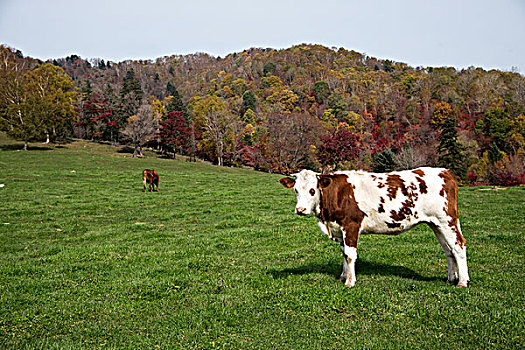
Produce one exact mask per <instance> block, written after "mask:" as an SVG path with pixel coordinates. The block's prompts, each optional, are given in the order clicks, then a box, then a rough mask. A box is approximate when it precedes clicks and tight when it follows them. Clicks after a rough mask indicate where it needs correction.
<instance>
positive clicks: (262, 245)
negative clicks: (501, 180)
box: [0, 139, 525, 349]
mask: <svg viewBox="0 0 525 350" xmlns="http://www.w3.org/2000/svg"><path fill="white" fill-rule="evenodd" d="M0 141H1V142H3V144H4V145H5V144H6V143H8V141H6V140H5V139H3V140H0ZM125 156H129V155H125V154H119V153H116V152H115V149H113V148H111V147H109V146H101V145H97V144H92V143H84V142H75V143H72V144H68V145H65V146H64V147H62V148H52V147H51V148H50V149H43V148H38V149H33V150H30V151H29V152H19V151H16V150H14V147H12V146H11V145H7V146H4V147H3V148H2V149H0V170H1V172H0V183H1V184H5V187H3V188H0V344H3V346H4V347H7V348H23V347H26V348H41V347H44V348H54V347H56V348H81V347H84V348H99V347H102V348H108V347H125V348H156V347H160V348H243V349H252V348H253V349H266V348H270V347H275V348H279V349H285V348H289V349H299V348H301V349H305V348H316V349H331V348H333V349H340V348H374V349H377V348H389V349H390V348H416V347H417V348H428V349H435V348H453V349H454V348H523V347H524V345H525V339H524V338H525V335H524V322H525V317H524V310H523V309H524V307H523V306H524V305H525V298H524V294H525V292H524V287H525V282H524V281H525V278H524V277H525V276H524V268H523V261H524V258H525V257H524V253H525V249H524V243H525V242H524V237H525V236H524V232H523V227H525V225H524V217H525V215H524V214H525V212H524V211H525V210H524V204H525V203H524V199H525V196H524V194H525V191H524V188H509V189H502V190H482V189H480V188H462V189H461V192H460V209H461V214H462V228H463V231H464V234H465V236H466V237H467V240H468V254H469V267H470V275H471V278H472V282H471V287H470V288H469V289H456V288H454V287H453V286H451V285H449V284H447V283H446V275H447V272H446V270H447V267H446V259H445V257H444V255H443V253H442V251H441V248H440V246H439V244H438V242H437V240H436V239H435V238H434V236H433V234H432V232H431V230H430V229H428V228H427V227H424V226H420V227H417V228H416V229H414V230H412V231H409V232H407V233H405V234H403V235H401V236H397V237H386V236H378V235H376V236H363V237H361V239H360V242H359V250H358V254H359V260H358V264H357V285H356V287H355V288H353V289H348V288H346V287H344V285H343V284H342V283H340V282H338V281H336V277H337V276H338V275H339V273H340V269H341V262H342V258H341V254H340V251H339V248H338V246H337V245H335V244H334V243H333V242H331V241H329V240H328V239H327V238H325V237H324V236H322V235H321V234H320V232H319V230H318V229H317V227H316V225H315V220H314V219H313V218H300V217H296V216H294V215H292V213H293V207H294V205H295V198H294V195H293V194H292V193H291V191H287V190H286V189H284V188H282V187H281V186H280V185H279V184H278V182H277V180H278V178H279V176H277V175H268V174H263V173H257V172H254V171H250V170H241V169H231V168H218V167H214V166H210V165H206V164H192V163H186V162H178V161H172V160H164V159H156V158H154V157H148V158H144V159H131V158H129V157H125ZM143 168H155V169H157V171H158V172H159V174H160V177H161V180H160V190H161V192H159V193H146V194H145V193H143V192H142V183H141V178H140V176H141V175H140V174H141V170H142V169H143ZM73 170H74V172H73Z"/></svg>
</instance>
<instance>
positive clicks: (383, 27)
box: [0, 0, 525, 74]
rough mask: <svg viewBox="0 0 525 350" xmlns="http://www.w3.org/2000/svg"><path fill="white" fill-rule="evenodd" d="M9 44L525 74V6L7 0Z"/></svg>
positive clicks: (58, 52) (1, 18)
mask: <svg viewBox="0 0 525 350" xmlns="http://www.w3.org/2000/svg"><path fill="white" fill-rule="evenodd" d="M0 43H2V44H6V45H8V46H11V47H14V48H17V49H19V50H21V51H22V52H23V53H24V55H26V56H31V57H35V58H40V59H43V60H46V59H48V58H58V57H66V56H69V55H71V54H77V55H79V56H81V57H83V58H102V59H105V60H111V61H115V62H118V61H122V60H125V59H155V58H157V57H161V56H166V55H173V54H189V53H196V52H206V53H209V54H211V55H213V56H223V57H224V56H226V55H227V54H228V53H232V52H239V51H242V50H244V49H247V48H250V47H271V48H276V49H280V48H288V47H290V46H292V45H296V44H301V43H312V44H321V45H324V46H327V47H344V48H346V49H348V50H356V51H359V52H361V53H365V54H367V55H369V56H374V57H377V58H381V59H392V60H394V61H399V62H406V63H408V64H409V65H411V66H414V67H417V66H423V67H426V66H451V67H456V68H465V67H469V66H476V67H483V68H485V69H492V68H496V69H500V70H506V71H509V70H511V69H512V68H513V67H516V68H518V70H519V71H520V72H521V73H522V74H525V0H370V1H367V0H346V1H344V0H316V1H313V0H301V1H295V0H258V1H250V0H219V1H204V0H185V1H179V0H173V1H169V0H161V1H155V0H149V1H144V0H142V1H138V0H117V1H111V0H91V1H89V0H87V1H86V0H84V1H74V0H0Z"/></svg>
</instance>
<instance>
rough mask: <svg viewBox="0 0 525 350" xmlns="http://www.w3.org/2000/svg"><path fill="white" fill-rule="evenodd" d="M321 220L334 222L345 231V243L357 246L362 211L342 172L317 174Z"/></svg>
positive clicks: (362, 216)
mask: <svg viewBox="0 0 525 350" xmlns="http://www.w3.org/2000/svg"><path fill="white" fill-rule="evenodd" d="M318 178H319V187H320V189H321V220H323V221H325V222H329V221H332V222H336V223H337V224H338V225H339V226H341V227H342V228H343V229H344V230H345V232H346V235H345V244H346V245H347V246H349V247H354V248H357V239H358V237H359V228H360V227H361V222H362V221H363V218H364V213H363V212H362V211H361V209H359V206H358V205H357V202H356V201H355V198H354V187H353V186H352V185H351V184H350V183H348V181H347V179H348V176H346V175H343V174H336V175H319V176H318Z"/></svg>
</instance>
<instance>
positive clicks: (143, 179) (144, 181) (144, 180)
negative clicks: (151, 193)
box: [142, 177, 146, 192]
mask: <svg viewBox="0 0 525 350" xmlns="http://www.w3.org/2000/svg"><path fill="white" fill-rule="evenodd" d="M142 184H143V185H144V192H146V178H145V177H142Z"/></svg>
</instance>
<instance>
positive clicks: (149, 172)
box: [142, 169, 159, 192]
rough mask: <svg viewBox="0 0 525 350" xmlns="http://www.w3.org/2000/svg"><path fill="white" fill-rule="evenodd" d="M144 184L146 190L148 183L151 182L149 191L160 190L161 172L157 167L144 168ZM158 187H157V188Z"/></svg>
mask: <svg viewBox="0 0 525 350" xmlns="http://www.w3.org/2000/svg"><path fill="white" fill-rule="evenodd" d="M142 184H143V185H144V192H146V184H149V191H150V192H151V191H152V188H153V191H156V192H158V191H159V174H158V173H157V171H156V170H155V169H144V170H142ZM155 187H156V189H155Z"/></svg>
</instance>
